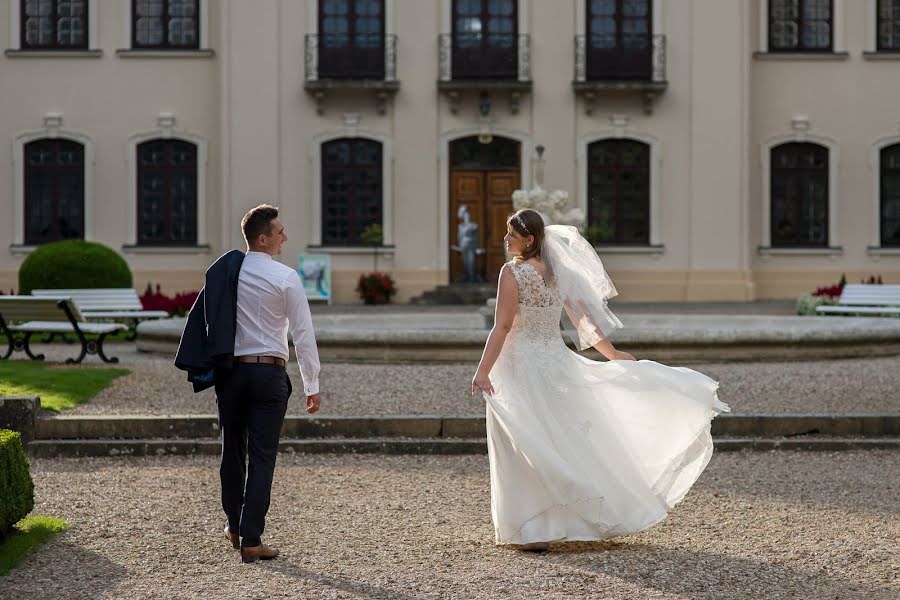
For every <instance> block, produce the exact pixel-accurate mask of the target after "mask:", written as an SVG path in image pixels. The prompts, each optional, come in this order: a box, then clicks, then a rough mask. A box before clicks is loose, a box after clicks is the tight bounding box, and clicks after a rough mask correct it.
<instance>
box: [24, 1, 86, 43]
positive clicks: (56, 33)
mask: <svg viewBox="0 0 900 600" xmlns="http://www.w3.org/2000/svg"><path fill="white" fill-rule="evenodd" d="M16 1H17V0H10V2H16ZM18 1H20V2H21V3H22V4H21V11H22V12H21V15H22V16H21V32H20V34H21V46H22V49H23V50H86V49H87V47H88V0H18Z"/></svg>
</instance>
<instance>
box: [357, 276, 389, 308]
mask: <svg viewBox="0 0 900 600" xmlns="http://www.w3.org/2000/svg"><path fill="white" fill-rule="evenodd" d="M356 291H357V292H358V293H359V297H360V298H362V300H363V302H365V303H366V304H387V303H388V302H390V301H391V296H393V295H394V294H396V293H397V286H396V284H395V283H394V279H393V278H392V277H391V276H390V275H388V274H387V273H364V274H362V275H360V276H359V281H358V282H357V284H356Z"/></svg>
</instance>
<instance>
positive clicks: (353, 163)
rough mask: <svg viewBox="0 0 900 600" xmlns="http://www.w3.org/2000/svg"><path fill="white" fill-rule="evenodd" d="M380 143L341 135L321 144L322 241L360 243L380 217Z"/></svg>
mask: <svg viewBox="0 0 900 600" xmlns="http://www.w3.org/2000/svg"><path fill="white" fill-rule="evenodd" d="M381 161H382V156H381V144H380V143H379V142H376V141H373V140H367V139H363V138H342V139H339V140H334V141H331V142H326V143H324V144H322V243H323V244H326V245H328V244H332V245H357V244H361V243H362V240H361V239H360V235H361V234H362V230H363V229H364V228H365V227H366V226H367V225H372V224H376V223H377V224H379V225H381V224H382V223H381V219H382V180H381V174H382V170H381Z"/></svg>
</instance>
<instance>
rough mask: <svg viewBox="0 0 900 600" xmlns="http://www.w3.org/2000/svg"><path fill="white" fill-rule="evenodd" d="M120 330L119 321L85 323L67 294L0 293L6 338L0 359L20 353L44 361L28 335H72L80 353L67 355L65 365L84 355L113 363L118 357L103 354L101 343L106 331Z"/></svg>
mask: <svg viewBox="0 0 900 600" xmlns="http://www.w3.org/2000/svg"><path fill="white" fill-rule="evenodd" d="M123 329H127V327H126V326H125V325H123V324H121V323H85V322H84V317H83V316H82V314H81V313H80V312H79V310H78V307H77V306H76V305H75V303H74V302H72V299H71V298H70V297H67V296H62V297H59V296H58V297H50V296H44V297H40V296H0V333H2V334H3V335H5V336H6V340H7V349H6V352H5V353H4V354H3V355H2V356H0V358H9V357H10V356H12V354H13V352H24V353H25V354H26V355H27V356H28V358H30V359H32V360H44V355H43V354H35V353H34V352H33V351H32V349H31V338H32V336H34V335H35V334H42V333H47V334H74V335H75V336H76V337H77V339H78V341H79V342H80V343H81V352H80V353H79V355H78V356H77V357H76V358H67V359H66V363H67V364H73V363H80V362H81V361H83V360H84V358H85V357H86V356H87V355H88V354H96V355H97V356H99V357H100V358H101V359H102V360H103V362H107V363H117V362H119V359H118V358H116V357H114V356H107V355H106V353H105V352H104V350H103V342H104V340H105V339H106V336H108V335H109V334H111V333H116V332H117V331H122V330H123ZM88 335H90V336H94V335H96V336H97V339H93V338H91V339H89V338H88V337H87V336H88Z"/></svg>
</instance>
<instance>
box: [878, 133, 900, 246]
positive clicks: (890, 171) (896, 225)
mask: <svg viewBox="0 0 900 600" xmlns="http://www.w3.org/2000/svg"><path fill="white" fill-rule="evenodd" d="M880 163H881V173H880V177H881V186H880V187H881V202H880V203H879V205H880V208H881V210H880V219H879V223H880V229H881V245H882V246H887V247H900V144H894V145H893V146H887V147H886V148H882V149H881V161H880Z"/></svg>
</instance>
